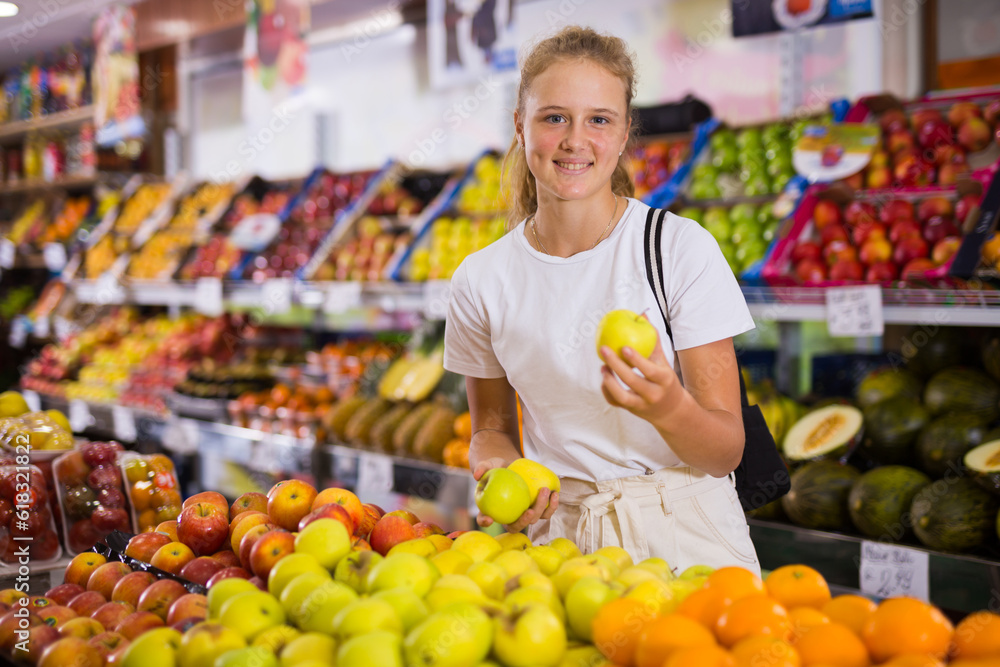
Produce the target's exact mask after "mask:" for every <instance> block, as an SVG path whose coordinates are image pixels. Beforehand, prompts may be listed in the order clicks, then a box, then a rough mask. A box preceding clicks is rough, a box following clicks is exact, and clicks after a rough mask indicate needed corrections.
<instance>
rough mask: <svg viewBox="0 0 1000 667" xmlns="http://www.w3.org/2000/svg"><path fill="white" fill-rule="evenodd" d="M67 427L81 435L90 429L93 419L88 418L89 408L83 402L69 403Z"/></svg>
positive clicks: (73, 401)
mask: <svg viewBox="0 0 1000 667" xmlns="http://www.w3.org/2000/svg"><path fill="white" fill-rule="evenodd" d="M67 416H68V417H69V427H70V428H71V429H73V432H74V433H82V432H83V431H86V430H87V429H88V428H90V425H91V423H92V422H93V418H92V417H91V416H90V406H89V405H87V403H86V402H85V401H80V400H75V399H74V400H72V401H70V402H69V415H67Z"/></svg>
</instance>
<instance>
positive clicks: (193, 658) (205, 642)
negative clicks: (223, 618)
mask: <svg viewBox="0 0 1000 667" xmlns="http://www.w3.org/2000/svg"><path fill="white" fill-rule="evenodd" d="M246 645H247V642H246V640H245V639H244V638H243V635H241V634H240V633H239V632H237V631H236V630H234V629H232V628H229V627H226V626H225V625H223V624H222V623H219V622H217V621H204V622H202V623H198V624H197V625H195V626H194V627H193V628H191V629H190V630H188V631H187V632H185V633H184V636H183V637H182V638H181V645H180V648H179V649H177V662H178V664H180V665H184V667H213V665H214V664H215V659H216V658H218V657H219V656H220V655H222V654H223V653H225V652H226V651H232V650H233V649H238V648H244V647H245V646H246Z"/></svg>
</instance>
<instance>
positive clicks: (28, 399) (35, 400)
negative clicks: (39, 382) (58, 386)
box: [21, 389, 42, 412]
mask: <svg viewBox="0 0 1000 667" xmlns="http://www.w3.org/2000/svg"><path fill="white" fill-rule="evenodd" d="M21 396H23V397H24V402H25V403H27V404H28V410H30V411H31V412H38V411H39V410H41V409H42V401H41V399H40V398H39V397H38V392H36V391H32V390H31V389H24V390H22V391H21Z"/></svg>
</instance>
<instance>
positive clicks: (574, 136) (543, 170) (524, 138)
mask: <svg viewBox="0 0 1000 667" xmlns="http://www.w3.org/2000/svg"><path fill="white" fill-rule="evenodd" d="M514 124H515V132H516V133H517V135H518V139H519V140H520V141H521V142H522V144H523V145H524V152H525V156H526V157H527V161H528V168H529V169H530V170H531V173H532V174H533V175H534V177H535V181H536V183H537V186H538V198H539V201H540V202H541V201H543V200H544V199H546V198H555V199H557V200H581V199H588V198H590V197H592V196H594V195H595V194H598V193H601V192H603V191H604V189H605V188H610V181H611V175H612V174H613V173H614V171H615V167H616V166H617V164H618V154H619V152H620V151H622V150H624V149H625V144H626V142H627V141H628V130H629V125H630V124H631V119H630V118H629V115H628V109H627V106H626V103H625V84H624V82H622V81H621V79H619V78H618V77H616V76H615V75H614V74H612V73H611V72H609V71H608V70H606V69H605V68H603V67H601V66H600V65H598V64H596V63H594V62H591V61H589V60H574V61H561V62H557V63H556V64H554V65H551V66H549V68H548V69H546V70H545V71H544V72H542V73H541V74H539V75H538V76H537V77H535V80H534V82H533V83H532V85H531V89H530V91H529V93H528V95H527V98H526V99H525V101H524V110H523V116H522V115H521V114H518V113H515V114H514Z"/></svg>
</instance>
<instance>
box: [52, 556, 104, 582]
mask: <svg viewBox="0 0 1000 667" xmlns="http://www.w3.org/2000/svg"><path fill="white" fill-rule="evenodd" d="M107 562H108V559H107V558H105V557H104V556H102V555H101V554H99V553H94V552H90V551H88V552H84V553H82V554H77V555H76V556H74V557H73V560H71V561H70V562H69V565H67V566H66V572H65V574H63V581H64V582H65V583H67V584H76V585H77V586H81V587H83V588H86V587H87V581H88V580H89V579H90V575H91V574H93V572H94V570H96V569H97V568H99V567H100V566H102V565H104V564H105V563H107Z"/></svg>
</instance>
